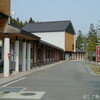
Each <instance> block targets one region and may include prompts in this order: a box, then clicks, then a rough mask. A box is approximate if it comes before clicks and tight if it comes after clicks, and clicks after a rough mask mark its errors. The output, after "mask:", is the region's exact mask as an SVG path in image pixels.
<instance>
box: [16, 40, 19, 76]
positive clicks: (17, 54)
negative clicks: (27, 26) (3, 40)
mask: <svg viewBox="0 0 100 100" xmlns="http://www.w3.org/2000/svg"><path fill="white" fill-rule="evenodd" d="M15 71H16V73H17V74H18V73H19V40H16V41H15Z"/></svg>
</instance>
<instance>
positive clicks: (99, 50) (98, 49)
mask: <svg viewBox="0 0 100 100" xmlns="http://www.w3.org/2000/svg"><path fill="white" fill-rule="evenodd" d="M96 54H97V62H100V46H98V47H97V48H96Z"/></svg>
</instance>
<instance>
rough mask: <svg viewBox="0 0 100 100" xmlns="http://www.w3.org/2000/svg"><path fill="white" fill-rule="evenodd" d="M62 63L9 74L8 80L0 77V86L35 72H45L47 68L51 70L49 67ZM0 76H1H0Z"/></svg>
mask: <svg viewBox="0 0 100 100" xmlns="http://www.w3.org/2000/svg"><path fill="white" fill-rule="evenodd" d="M63 62H64V61H59V62H55V63H52V64H48V65H44V66H41V67H36V68H33V69H31V70H30V71H26V72H20V73H19V74H17V75H14V74H11V75H10V77H8V78H1V77H0V84H4V83H7V82H9V81H13V80H16V79H19V78H22V77H24V76H26V75H29V74H31V73H35V72H37V71H41V70H46V69H48V68H51V67H53V66H55V65H58V64H60V63H63ZM0 76H2V74H1V75H0Z"/></svg>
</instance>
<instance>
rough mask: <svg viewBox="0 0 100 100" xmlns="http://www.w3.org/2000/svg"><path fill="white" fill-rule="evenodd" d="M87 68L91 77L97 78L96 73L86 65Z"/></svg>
mask: <svg viewBox="0 0 100 100" xmlns="http://www.w3.org/2000/svg"><path fill="white" fill-rule="evenodd" d="M85 66H86V68H87V69H88V71H89V73H90V75H94V76H96V73H95V72H94V71H93V70H92V69H91V68H90V67H89V66H88V65H87V64H85Z"/></svg>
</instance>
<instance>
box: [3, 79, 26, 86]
mask: <svg viewBox="0 0 100 100" xmlns="http://www.w3.org/2000/svg"><path fill="white" fill-rule="evenodd" d="M25 78H26V77H23V78H20V79H18V80H15V81H12V82H10V83H7V84H5V85H3V86H2V88H3V87H6V86H8V85H11V84H13V83H16V82H18V81H21V80H24V79H25Z"/></svg>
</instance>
